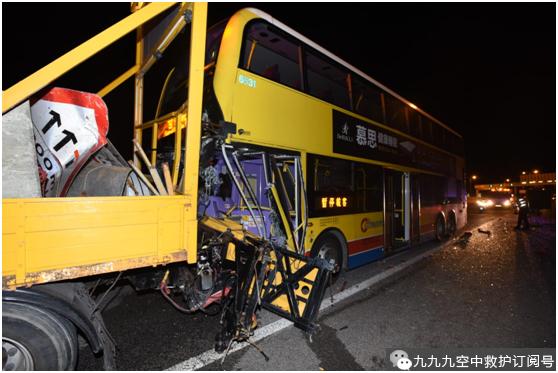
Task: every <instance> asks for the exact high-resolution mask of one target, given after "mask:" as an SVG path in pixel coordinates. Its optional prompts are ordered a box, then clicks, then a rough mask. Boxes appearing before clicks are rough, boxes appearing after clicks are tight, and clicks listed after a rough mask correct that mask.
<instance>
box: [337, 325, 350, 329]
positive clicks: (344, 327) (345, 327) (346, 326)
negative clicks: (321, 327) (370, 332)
mask: <svg viewBox="0 0 558 373" xmlns="http://www.w3.org/2000/svg"><path fill="white" fill-rule="evenodd" d="M348 328H349V326H348V325H345V326H342V327H340V328H339V330H345V329H348Z"/></svg>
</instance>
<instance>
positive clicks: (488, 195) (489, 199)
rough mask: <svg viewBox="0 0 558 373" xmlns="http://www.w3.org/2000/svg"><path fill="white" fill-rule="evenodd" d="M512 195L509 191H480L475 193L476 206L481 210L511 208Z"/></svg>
mask: <svg viewBox="0 0 558 373" xmlns="http://www.w3.org/2000/svg"><path fill="white" fill-rule="evenodd" d="M513 201H514V199H513V197H512V195H511V194H510V193H509V192H499V191H490V190H487V191H482V192H479V193H478V195H477V206H478V207H479V209H480V210H481V211H484V210H486V209H494V208H511V207H512V206H513Z"/></svg>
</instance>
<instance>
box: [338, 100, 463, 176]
mask: <svg viewBox="0 0 558 373" xmlns="http://www.w3.org/2000/svg"><path fill="white" fill-rule="evenodd" d="M332 128H333V152H334V153H338V154H344V155H349V156H353V157H361V158H366V159H370V160H375V161H381V162H387V163H394V164H398V165H403V166H408V167H416V168H422V169H426V170H429V171H433V172H439V173H442V174H445V175H451V174H453V173H454V172H455V159H454V157H453V156H450V155H448V154H445V153H443V152H440V151H438V150H435V149H432V148H430V147H428V146H425V145H423V144H420V143H418V142H416V141H414V140H413V139H411V138H407V137H404V136H401V135H399V134H397V133H395V132H393V131H390V130H387V129H384V128H382V127H379V126H376V125H374V124H371V123H368V122H365V121H363V120H360V119H357V118H355V117H352V116H350V115H346V114H345V113H342V112H340V111H337V110H333V127H332Z"/></svg>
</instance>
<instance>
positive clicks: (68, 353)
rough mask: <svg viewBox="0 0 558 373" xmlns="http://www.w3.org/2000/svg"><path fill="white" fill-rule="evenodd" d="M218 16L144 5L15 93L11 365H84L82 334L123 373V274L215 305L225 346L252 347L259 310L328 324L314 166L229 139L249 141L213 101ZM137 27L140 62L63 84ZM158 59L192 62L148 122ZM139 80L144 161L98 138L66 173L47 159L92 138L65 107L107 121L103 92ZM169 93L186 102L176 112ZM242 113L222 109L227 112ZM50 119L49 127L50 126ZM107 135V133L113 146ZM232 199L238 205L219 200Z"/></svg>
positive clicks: (184, 307)
mask: <svg viewBox="0 0 558 373" xmlns="http://www.w3.org/2000/svg"><path fill="white" fill-rule="evenodd" d="M247 14H250V13H249V12H248V13H242V14H240V16H236V18H234V17H233V18H234V19H233V20H232V21H231V22H232V24H231V22H229V26H227V27H234V26H235V25H234V22H237V21H238V19H239V18H240V19H243V18H246V17H247ZM252 17H254V16H253V15H252ZM206 19H207V4H205V3H178V4H176V3H149V4H146V3H132V14H131V15H130V16H128V17H127V18H125V19H123V20H122V21H120V22H118V23H116V24H115V25H113V26H111V27H110V28H108V29H107V30H105V31H103V32H102V33H100V34H98V35H97V36H95V37H93V38H91V39H90V40H88V41H87V42H85V43H83V44H81V45H79V46H78V47H76V48H75V49H73V50H71V51H70V52H68V53H67V54H65V55H63V56H62V57H60V58H58V59H57V60H55V61H53V62H52V63H51V64H49V65H47V66H45V67H44V68H42V69H40V70H39V71H37V72H36V73H34V74H32V75H30V76H29V77H27V78H26V79H24V80H22V81H21V82H19V83H17V84H15V85H14V86H12V87H11V88H9V89H8V90H6V91H4V92H3V93H2V113H3V117H2V131H3V139H2V140H3V145H4V146H3V149H4V151H3V159H2V162H3V196H2V197H3V198H2V218H3V219H2V290H3V291H2V326H3V327H2V360H3V365H2V369H3V370H68V369H73V368H74V367H75V366H76V359H77V335H78V334H80V335H82V336H84V337H85V339H86V340H87V342H88V343H89V345H90V346H91V349H92V351H93V353H95V354H98V355H102V356H103V358H104V366H105V368H106V369H115V368H116V356H115V346H114V343H113V341H112V339H111V337H110V334H109V332H108V330H107V329H106V327H105V325H104V323H103V318H102V313H101V312H102V308H103V300H104V297H105V295H106V294H107V293H108V292H109V291H110V290H111V289H112V287H113V286H114V284H115V283H116V282H117V281H118V280H121V279H124V278H126V279H127V280H129V281H130V282H131V283H132V284H133V285H134V286H135V287H136V288H137V289H145V288H151V289H156V290H158V291H160V292H161V293H162V295H163V296H164V297H165V298H167V299H168V300H169V301H170V302H171V303H172V304H173V306H175V307H176V308H177V309H178V310H179V311H181V312H184V313H193V312H196V311H199V310H202V311H203V310H204V308H205V307H209V306H210V305H212V304H217V305H218V306H219V307H220V308H221V312H220V313H221V317H220V318H217V317H216V322H218V319H220V320H221V332H220V334H219V338H217V343H216V349H217V350H218V351H224V350H226V349H227V348H228V347H230V345H231V343H233V342H234V341H239V340H245V339H248V338H249V337H250V335H251V333H252V330H253V328H254V327H255V325H256V324H255V322H254V321H255V312H256V311H257V310H258V309H260V308H261V307H264V308H267V309H269V310H271V311H273V312H275V313H277V314H279V315H281V316H283V317H286V318H288V319H290V320H291V321H293V322H294V324H295V325H296V326H298V327H301V328H302V329H304V330H306V331H308V332H312V331H313V330H314V327H315V324H314V321H315V319H316V317H317V313H318V310H319V306H320V302H321V299H322V296H323V293H324V291H325V287H326V285H327V282H328V281H329V278H330V273H331V271H332V269H333V268H334V263H332V262H329V261H325V260H324V259H322V258H318V257H316V258H309V257H308V256H307V255H304V254H305V252H306V251H307V250H305V248H304V247H305V242H306V240H307V239H308V238H307V237H306V229H307V226H308V217H307V215H306V212H305V205H306V197H305V194H304V183H303V173H302V167H301V163H300V156H299V155H297V154H293V153H292V152H290V151H283V152H278V151H273V152H268V151H265V150H262V148H258V147H253V148H251V150H250V151H247V150H246V148H245V147H244V148H239V147H238V145H235V144H234V143H233V142H231V138H234V137H235V136H236V137H238V136H240V135H242V134H243V131H237V128H236V125H235V124H234V123H232V122H227V121H225V120H223V118H224V117H223V115H220V116H219V115H217V116H216V115H214V114H212V113H213V112H214V111H215V109H212V106H211V97H212V95H214V93H212V92H213V86H214V85H215V87H216V86H217V85H220V86H221V87H222V86H223V79H225V78H226V76H227V74H225V73H221V74H220V76H222V77H223V78H220V79H221V81H219V82H213V77H214V76H215V79H217V75H218V74H217V73H216V69H217V68H218V66H217V67H216V65H218V64H219V63H221V61H219V62H218V63H217V64H216V61H215V58H216V56H215V54H216V52H215V51H214V50H213V49H211V48H212V46H214V45H217V48H218V45H219V43H220V44H221V45H224V44H226V43H227V42H229V41H228V40H226V39H227V37H229V36H230V35H227V32H226V31H225V32H224V33H223V28H222V27H221V33H220V34H219V33H218V32H214V33H215V34H218V37H215V36H214V35H213V34H212V33H211V32H213V31H214V29H210V30H209V31H208V30H207V25H206ZM217 29H218V28H217ZM212 30H213V31H212ZM131 32H135V33H136V35H137V37H136V58H135V61H136V62H135V65H134V66H132V67H131V68H130V69H128V70H127V71H125V72H124V73H123V74H121V75H120V76H118V77H117V78H116V79H115V80H114V81H113V82H110V83H109V84H108V85H106V86H105V87H104V88H102V89H101V90H100V91H99V92H97V95H91V94H85V93H83V92H78V91H70V90H64V89H59V88H57V87H56V86H55V85H56V80H57V79H58V78H59V77H60V76H62V75H63V74H65V73H66V72H68V71H69V70H71V69H74V68H76V67H77V66H78V65H79V64H80V63H82V62H83V61H85V60H87V59H89V58H91V57H92V56H94V55H96V54H97V53H98V52H99V51H101V50H103V49H104V48H106V47H108V46H109V45H111V44H113V43H115V42H117V41H118V40H120V39H121V38H122V37H123V36H125V35H127V34H128V33H131ZM206 39H207V40H206ZM173 43H174V45H175V46H174V47H169V46H171V44H173ZM180 43H182V44H180ZM176 45H178V46H176ZM167 48H168V51H170V50H171V48H174V49H177V50H178V51H179V52H178V53H179V54H178V56H180V55H186V59H180V57H177V55H176V54H173V53H174V52H172V53H171V52H169V53H168V54H169V57H168V58H167V57H166V54H167V52H168V51H167ZM223 48H225V49H226V48H227V47H226V46H225V47H223ZM180 51H182V54H180ZM214 52H215V53H214ZM223 59H224V58H223ZM159 60H161V61H162V63H167V62H168V61H169V60H170V61H171V62H172V61H174V62H172V63H175V64H176V66H178V68H177V70H176V71H175V68H170V69H167V68H168V66H166V65H165V66H166V67H165V69H166V70H164V71H165V74H164V75H163V77H164V83H163V84H162V89H161V92H162V93H161V94H160V96H159V98H158V104H157V111H156V114H155V116H154V119H152V120H149V121H145V120H144V114H143V110H144V104H145V103H146V102H147V100H148V97H147V96H146V95H145V94H144V82H145V79H146V76H147V74H149V73H150V71H151V70H152V68H154V67H156V66H157V65H158V64H159V63H160V62H159ZM165 61H166V62H165ZM179 70H180V71H179ZM178 78H180V79H178ZM128 79H133V80H134V94H135V97H134V124H133V130H130V132H133V139H134V142H135V152H134V159H133V161H130V162H129V164H128V163H127V162H126V161H124V160H123V158H122V157H121V156H120V154H119V153H118V152H117V151H116V150H115V149H114V147H113V146H112V144H110V142H109V143H106V141H105V140H103V141H101V140H99V142H98V143H97V144H95V146H97V145H98V147H97V148H94V149H95V152H93V151H90V152H89V153H87V155H88V157H87V159H85V158H83V155H84V152H83V151H81V150H80V151H78V150H76V149H73V150H71V151H69V152H67V154H66V155H65V156H68V154H69V156H70V157H74V156H75V159H74V158H71V159H70V161H68V162H67V163H64V164H63V163H60V162H58V163H59V164H58V166H57V167H58V171H59V172H58V173H55V172H54V171H53V167H54V166H53V163H54V162H52V159H51V158H47V157H46V156H45V154H46V153H45V148H47V147H48V141H55V142H54V143H53V144H54V145H53V146H51V148H52V149H51V150H52V151H53V154H54V153H55V152H56V151H60V150H64V149H65V150H67V149H69V147H71V146H72V144H73V145H76V143H77V142H78V140H80V139H76V137H75V136H73V135H74V133H73V132H70V130H69V129H68V128H67V127H64V125H63V124H62V123H64V124H65V123H67V121H68V120H67V118H68V117H67V116H64V115H66V114H64V113H65V111H64V110H66V109H67V107H68V105H70V106H71V105H74V106H75V105H78V104H79V102H83V100H86V101H87V100H92V101H88V102H93V101H94V102H97V103H98V102H101V103H100V104H99V105H100V106H99V105H97V106H92V107H86V108H85V109H84V108H83V107H80V108H79V110H81V111H79V110H78V111H74V112H73V113H74V114H68V115H77V114H75V112H79V113H82V114H83V113H85V114H83V115H84V117H83V118H85V119H84V120H85V121H86V122H87V123H85V124H84V126H90V125H91V123H89V122H90V121H91V115H93V116H95V118H96V119H97V125H99V121H102V118H101V116H100V111H102V110H101V109H102V106H103V104H102V100H101V101H99V100H98V97H103V96H105V95H107V94H109V93H110V92H111V91H113V90H114V89H115V88H117V87H119V86H120V85H121V84H122V83H124V82H125V81H127V80H128ZM232 79H235V78H234V76H233V77H232ZM160 86H161V85H160ZM75 88H77V89H79V87H75ZM168 92H175V93H176V92H181V94H180V95H179V97H181V99H180V100H179V101H178V103H176V104H175V106H172V105H171V104H170V103H169V102H173V101H176V100H175V97H174V96H172V95H169V94H167V93H168ZM57 95H58V96H57ZM53 97H54V98H53ZM56 97H58V98H60V97H66V98H64V99H60V100H58V99H57V98H56ZM67 97H73V98H70V99H68V98H67ZM76 97H78V98H76ZM169 97H170V99H169ZM57 100H58V101H57ZM65 100H66V101H65ZM75 100H77V101H75ZM80 100H81V101H80ZM78 101H79V102H78ZM76 102H78V104H76ZM229 104H230V103H227V102H226V100H222V103H221V110H222V111H226V110H228V109H227V108H226V107H225V106H226V105H229ZM169 105H170V106H169ZM78 106H79V105H78ZM165 107H167V109H168V108H169V107H170V109H168V110H166V109H165ZM100 108H101V109H100ZM223 108H224V109H223ZM112 109H114V110H121V109H122V108H111V110H112ZM72 110H74V109H72ZM217 111H219V110H217ZM60 113H63V115H62V114H60ZM87 113H90V114H91V115H89V116H88V114H87ZM61 115H62V116H61ZM80 115H81V114H80ZM45 116H46V118H47V119H48V118H50V120H48V121H46V122H41V121H40V120H39V119H38V118H43V119H44V118H45ZM225 116H226V118H231V117H230V115H225ZM100 118H101V119H100ZM78 122H79V121H78ZM80 123H81V122H80ZM71 125H73V126H76V121H73V122H72V123H71ZM87 128H89V129H90V127H87ZM99 128H101V127H99V126H98V127H95V128H94V129H95V131H97V130H98V129H99ZM78 130H81V129H79V128H78ZM115 130H116V131H117V130H119V129H117V128H113V131H115ZM56 131H58V132H56ZM95 131H93V132H95ZM89 132H91V131H89ZM98 132H99V131H97V132H95V133H94V135H95V136H96V137H95V139H97V138H101V137H102V134H99V133H98ZM52 134H54V135H52ZM51 135H52V136H51ZM49 136H50V137H49ZM56 136H58V137H56ZM60 136H64V137H60ZM39 138H40V139H41V140H39ZM41 141H43V142H41ZM56 142H57V143H56ZM51 145H52V144H51ZM76 146H77V145H76ZM49 149H50V148H49ZM53 149H54V150H53ZM163 149H165V152H166V153H165V152H163ZM8 150H9V151H8ZM256 150H257V151H256ZM146 153H147V154H146ZM78 164H79V167H78V166H77V165H78ZM54 168H55V167H54ZM217 168H219V170H217ZM142 169H143V170H146V172H145V173H144V171H142ZM70 171H71V172H70ZM287 174H289V175H291V176H292V175H294V177H293V180H294V182H293V183H291V184H292V185H291V184H289V185H291V186H290V187H291V189H292V190H294V194H292V193H290V192H289V191H286V190H285V188H284V185H283V177H286V176H285V175H287ZM255 175H256V176H255ZM255 177H259V178H262V180H264V178H265V183H263V185H265V193H264V194H265V195H264V194H262V192H261V191H257V190H255V189H254V188H253V186H254V184H253V180H254V178H255ZM57 178H58V179H57ZM163 181H164V182H163ZM51 183H52V185H51ZM291 194H292V195H291ZM292 196H296V198H295V199H294V201H295V202H294V203H291V202H290V201H291V200H293V199H292ZM219 198H220V199H221V200H222V201H228V202H226V203H225V204H223V205H222V206H217V202H215V201H217V200H219ZM210 205H211V207H209V206H210ZM291 205H292V206H291ZM295 205H296V206H295ZM212 209H213V210H212ZM215 209H216V210H215ZM223 209H224V210H223ZM99 289H103V291H99ZM105 290H106V291H105ZM97 294H98V296H97ZM177 297H179V298H181V300H180V301H179V300H177Z"/></svg>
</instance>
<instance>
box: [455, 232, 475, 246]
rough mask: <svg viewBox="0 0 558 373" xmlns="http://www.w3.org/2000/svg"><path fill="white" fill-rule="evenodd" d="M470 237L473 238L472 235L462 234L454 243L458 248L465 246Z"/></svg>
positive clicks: (468, 233)
mask: <svg viewBox="0 0 558 373" xmlns="http://www.w3.org/2000/svg"><path fill="white" fill-rule="evenodd" d="M471 236H473V233H471V232H464V233H463V234H462V235H461V236H459V238H458V239H457V240H456V242H455V243H456V244H458V245H460V246H465V245H467V244H468V243H469V239H470V238H471Z"/></svg>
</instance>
